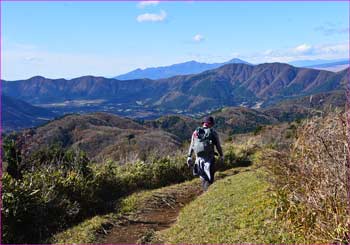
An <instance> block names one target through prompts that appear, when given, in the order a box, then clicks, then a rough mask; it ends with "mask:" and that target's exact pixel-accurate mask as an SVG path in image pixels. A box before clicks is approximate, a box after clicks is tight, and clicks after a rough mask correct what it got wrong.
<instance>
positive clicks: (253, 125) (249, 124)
mask: <svg viewBox="0 0 350 245" xmlns="http://www.w3.org/2000/svg"><path fill="white" fill-rule="evenodd" d="M211 115H212V116H213V117H214V118H215V121H216V126H215V127H216V128H217V129H218V131H219V132H222V133H225V135H232V134H238V133H245V132H249V131H253V130H256V129H257V128H259V127H261V126H262V125H269V124H276V123H278V120H277V119H276V118H274V117H273V116H271V115H268V114H266V113H264V112H261V111H258V110H254V109H249V108H245V107H226V108H223V109H221V110H219V111H216V112H214V113H212V114H211Z"/></svg>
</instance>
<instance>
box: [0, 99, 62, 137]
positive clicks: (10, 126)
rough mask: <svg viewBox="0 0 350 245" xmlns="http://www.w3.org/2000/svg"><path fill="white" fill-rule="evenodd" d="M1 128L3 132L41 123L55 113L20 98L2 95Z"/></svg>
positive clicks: (51, 117)
mask: <svg viewBox="0 0 350 245" xmlns="http://www.w3.org/2000/svg"><path fill="white" fill-rule="evenodd" d="M1 105H2V108H1V110H2V129H3V131H4V132H7V131H13V130H19V129H23V128H29V127H35V126H38V125H41V124H43V123H45V122H47V121H49V120H50V119H53V118H55V117H56V116H57V115H56V114H55V113H53V112H51V111H50V110H47V109H44V108H40V107H36V106H32V105H31V104H29V103H26V102H24V101H22V100H18V99H15V98H12V97H9V96H6V95H4V94H3V95H2V104H1Z"/></svg>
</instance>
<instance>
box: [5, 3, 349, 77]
mask: <svg viewBox="0 0 350 245" xmlns="http://www.w3.org/2000/svg"><path fill="white" fill-rule="evenodd" d="M1 51H2V52H1V78H2V79H5V80H19V79H28V78H30V77H33V76H36V75H40V76H45V77H48V78H66V79H70V78H74V77H79V76H84V75H94V76H104V77H113V76H117V75H119V74H123V73H126V72H128V71H131V70H134V69H136V68H146V67H155V66H165V65H170V64H175V63H180V62H185V61H190V60H196V61H199V62H207V63H214V62H224V61H227V60H230V59H232V58H240V59H243V60H245V61H248V62H251V63H254V64H258V63H263V62H289V61H293V60H310V59H329V60H331V59H332V60H333V59H342V58H347V57H348V56H349V2H346V1H344V2H334V1H332V2H331V1H330V2H273V1H269V2H268V1H267V2H227V1H222V2H203V1H202V2H198V1H177V2H169V1H167V2H165V1H148V2H137V1H133V2H111V1H102V2H98V1H95V2H93V1H89V2H87V1H86V2H82V1H80V2H72V1H65V2H48V1H47V2H45V1H37V2H23V1H22V2H11V1H5V2H3V1H2V2H1Z"/></svg>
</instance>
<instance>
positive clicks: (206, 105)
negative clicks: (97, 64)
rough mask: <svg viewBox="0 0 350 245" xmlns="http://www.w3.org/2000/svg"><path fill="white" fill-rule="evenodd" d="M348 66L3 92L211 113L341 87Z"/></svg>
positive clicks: (87, 104)
mask: <svg viewBox="0 0 350 245" xmlns="http://www.w3.org/2000/svg"><path fill="white" fill-rule="evenodd" d="M347 71H348V69H347V70H344V71H342V72H338V73H334V72H329V71H321V70H314V69H307V68H296V67H293V66H290V65H287V64H282V63H271V64H261V65H257V66H251V65H246V64H228V65H224V66H222V67H220V68H217V69H214V70H209V71H205V72H202V73H199V74H195V75H185V76H175V77H171V78H167V79H159V80H150V79H138V80H127V81H120V80H115V79H107V78H103V77H91V76H86V77H80V78H75V79H72V80H64V79H46V78H43V77H34V78H31V79H29V80H22V81H14V82H4V83H3V89H4V92H5V93H7V94H8V95H10V96H13V97H16V98H21V99H23V100H25V101H26V102H29V103H33V104H36V105H41V106H45V107H48V108H51V109H55V111H57V110H58V111H61V112H62V111H64V112H65V113H68V112H92V111H106V112H111V113H115V114H120V115H124V116H131V117H145V114H146V116H147V117H152V116H153V118H154V117H156V116H159V115H164V114H174V113H176V114H178V113H180V114H187V115H195V114H196V113H203V112H204V113H208V112H209V111H212V110H215V109H218V108H221V107H225V106H239V105H244V106H247V107H254V106H259V105H262V106H266V105H271V104H275V103H277V102H279V101H282V100H285V99H291V98H297V97H302V96H305V95H310V94H315V93H321V92H330V91H333V90H342V89H344V85H345V82H346V74H347Z"/></svg>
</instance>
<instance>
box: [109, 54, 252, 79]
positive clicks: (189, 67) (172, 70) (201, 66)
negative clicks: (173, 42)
mask: <svg viewBox="0 0 350 245" xmlns="http://www.w3.org/2000/svg"><path fill="white" fill-rule="evenodd" d="M226 64H247V65H249V63H248V62H246V61H244V60H240V59H237V58H235V59H232V60H229V61H227V62H224V63H213V64H207V63H200V62H197V61H194V60H192V61H188V62H184V63H179V64H175V65H170V66H162V67H152V68H146V69H136V70H133V71H131V72H128V73H126V74H122V75H119V76H116V77H115V78H116V79H119V80H132V79H141V78H149V79H161V78H169V77H173V76H177V75H188V74H196V73H200V72H203V71H206V70H211V69H215V68H218V67H220V66H223V65H226Z"/></svg>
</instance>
